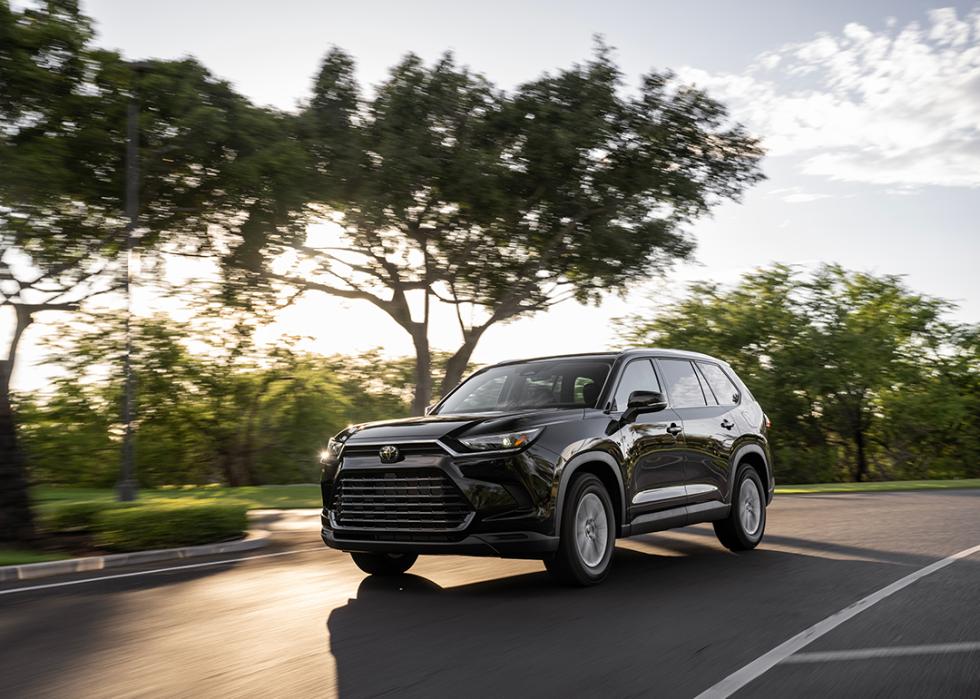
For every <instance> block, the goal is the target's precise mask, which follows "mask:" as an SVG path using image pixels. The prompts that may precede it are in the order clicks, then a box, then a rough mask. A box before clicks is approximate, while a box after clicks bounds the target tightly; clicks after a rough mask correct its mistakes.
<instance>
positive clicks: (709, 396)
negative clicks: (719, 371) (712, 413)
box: [693, 362, 718, 405]
mask: <svg viewBox="0 0 980 699" xmlns="http://www.w3.org/2000/svg"><path fill="white" fill-rule="evenodd" d="M693 366H694V373H696V374H697V375H698V381H700V382H701V393H703V394H704V399H705V400H706V401H707V402H708V405H718V399H717V398H715V394H714V393H712V392H711V388H709V387H708V380H707V379H706V378H704V373H702V371H701V366H700V363H699V362H694V365H693Z"/></svg>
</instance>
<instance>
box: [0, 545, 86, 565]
mask: <svg viewBox="0 0 980 699" xmlns="http://www.w3.org/2000/svg"><path fill="white" fill-rule="evenodd" d="M65 558H70V556H69V555H68V554H67V553H55V552H49V551H28V550H24V549H7V548H0V566H19V565H27V564H30V563H47V562H48V561H60V560H62V559H65Z"/></svg>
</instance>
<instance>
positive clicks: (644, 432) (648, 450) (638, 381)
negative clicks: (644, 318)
mask: <svg viewBox="0 0 980 699" xmlns="http://www.w3.org/2000/svg"><path fill="white" fill-rule="evenodd" d="M633 391H659V392H661V393H663V387H662V385H661V382H660V379H659V378H658V377H657V374H656V372H655V371H654V365H653V362H652V361H651V360H650V359H649V358H646V357H643V358H637V359H632V360H630V362H629V363H628V364H627V365H626V366H625V367H624V368H623V370H622V371H621V372H620V375H619V382H618V384H617V387H616V390H615V393H614V394H613V404H612V406H611V407H612V410H613V411H614V412H615V414H616V415H617V416H619V417H620V418H621V416H622V413H623V411H625V410H626V408H627V403H628V401H629V396H630V394H631V393H632V392H633ZM681 429H682V425H681V419H680V418H679V417H678V415H677V413H675V412H674V411H673V410H671V409H670V408H668V409H666V410H661V411H659V412H656V413H641V414H640V415H637V416H636V418H635V419H634V420H632V421H631V422H628V423H625V424H624V423H620V427H619V433H618V435H617V438H618V441H619V443H620V446H621V448H622V450H623V455H624V457H625V459H624V466H625V469H624V480H625V482H626V484H627V499H628V501H629V503H630V516H631V518H632V517H635V516H636V515H638V514H644V513H648V512H656V511H658V510H666V509H670V508H673V507H680V506H683V505H684V503H685V501H686V499H687V491H686V489H685V487H684V481H685V477H686V471H685V469H684V453H683V441H684V440H683V437H682V436H681Z"/></svg>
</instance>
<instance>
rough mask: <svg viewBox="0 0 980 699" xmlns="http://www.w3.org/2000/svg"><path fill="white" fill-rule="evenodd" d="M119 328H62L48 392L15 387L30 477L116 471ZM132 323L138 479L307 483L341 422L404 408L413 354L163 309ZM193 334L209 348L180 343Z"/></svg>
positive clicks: (93, 479)
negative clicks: (314, 347) (230, 329)
mask: <svg viewBox="0 0 980 699" xmlns="http://www.w3.org/2000/svg"><path fill="white" fill-rule="evenodd" d="M121 330H122V326H121V319H119V318H117V319H116V322H114V323H112V324H110V323H108V322H107V323H105V324H100V325H99V326H97V327H95V326H85V327H78V328H75V329H73V330H69V331H68V332H66V333H64V334H63V335H62V336H60V337H59V338H57V340H56V341H55V342H54V343H53V344H54V346H53V347H52V348H51V349H52V352H51V357H52V359H51V363H53V364H55V365H56V366H57V367H58V368H60V369H61V370H62V371H61V372H59V375H58V378H56V379H55V380H54V382H53V385H52V391H51V392H50V393H48V394H46V395H37V396H27V395H23V396H20V398H19V401H18V405H17V408H18V411H17V412H18V420H19V425H18V428H19V433H20V436H21V437H22V440H23V445H24V448H25V451H26V454H27V463H28V468H29V472H30V475H31V479H32V480H33V481H34V482H35V483H40V484H58V485H70V486H86V487H107V486H111V485H112V484H113V483H114V482H115V481H116V479H117V478H118V473H119V454H120V435H121V426H120V424H119V421H118V415H119V405H120V399H121V391H122V371H121V362H122V348H123V335H122V332H121ZM136 332H137V336H136V339H135V342H134V347H135V348H136V349H137V354H136V357H135V366H136V371H137V386H138V392H137V401H138V408H139V423H138V431H137V436H136V445H137V447H136V458H137V473H138V475H139V479H140V481H141V484H142V485H143V486H159V485H164V484H184V483H195V484H201V483H212V482H220V483H224V484H228V485H235V486H240V485H261V484H265V483H301V482H305V483H309V482H312V481H316V480H317V479H318V477H319V465H318V454H319V452H320V450H321V449H322V448H323V447H324V446H325V445H326V442H327V440H328V439H329V438H330V437H332V436H333V435H334V434H336V433H337V432H338V431H340V430H341V429H342V428H344V427H346V426H347V425H349V424H351V423H353V422H363V421H369V420H378V419H382V418H394V417H402V416H405V415H407V414H408V402H409V400H410V398H411V391H412V389H411V376H412V362H411V360H406V359H396V360H392V359H387V358H382V357H380V356H379V355H378V354H377V353H367V354H364V355H361V356H358V357H345V356H333V357H322V356H317V355H311V354H305V353H301V352H294V351H292V350H290V349H288V348H284V347H277V348H274V349H273V350H258V349H256V348H255V347H254V346H252V344H251V341H250V339H249V338H248V337H247V336H245V335H236V334H234V333H227V332H225V333H218V332H208V331H207V328H205V329H200V328H199V329H197V330H196V331H192V330H190V329H188V326H187V325H186V324H179V323H177V322H175V321H173V320H171V319H169V318H167V317H164V316H158V317H154V318H149V319H142V320H140V321H139V323H138V324H137V325H136ZM219 343H221V344H219ZM200 344H206V345H208V346H209V347H210V349H209V351H208V352H206V353H204V352H200V351H195V352H191V351H190V350H189V346H196V345H200ZM195 349H197V347H195Z"/></svg>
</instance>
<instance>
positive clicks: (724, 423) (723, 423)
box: [721, 417, 735, 430]
mask: <svg viewBox="0 0 980 699" xmlns="http://www.w3.org/2000/svg"><path fill="white" fill-rule="evenodd" d="M721 426H722V427H724V428H725V429H726V430H730V429H732V428H733V427H735V423H734V422H732V421H731V420H729V419H728V418H727V417H726V418H725V419H724V420H722V421H721Z"/></svg>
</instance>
